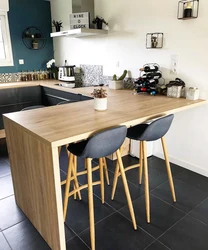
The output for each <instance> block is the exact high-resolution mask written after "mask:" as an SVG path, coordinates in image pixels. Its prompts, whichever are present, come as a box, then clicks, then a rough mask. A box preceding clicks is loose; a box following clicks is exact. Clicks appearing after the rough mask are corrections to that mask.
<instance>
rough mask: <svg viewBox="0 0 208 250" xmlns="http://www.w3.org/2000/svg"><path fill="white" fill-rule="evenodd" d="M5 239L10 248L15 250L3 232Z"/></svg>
mask: <svg viewBox="0 0 208 250" xmlns="http://www.w3.org/2000/svg"><path fill="white" fill-rule="evenodd" d="M2 234H3V237H4V239H5V240H6V242H7V244H8V245H9V247H10V248H11V250H13V248H12V246H11V245H10V244H9V241H8V240H7V238H6V236H5V235H4V233H3V231H2Z"/></svg>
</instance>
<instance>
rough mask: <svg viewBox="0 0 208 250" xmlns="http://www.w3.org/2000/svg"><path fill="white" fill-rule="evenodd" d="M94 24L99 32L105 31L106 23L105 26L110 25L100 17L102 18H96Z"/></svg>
mask: <svg viewBox="0 0 208 250" xmlns="http://www.w3.org/2000/svg"><path fill="white" fill-rule="evenodd" d="M92 23H93V24H95V25H96V28H97V29H98V30H102V29H103V23H104V24H105V25H108V23H107V22H106V21H105V20H104V18H102V17H100V16H96V17H95V18H94V20H93V21H92Z"/></svg>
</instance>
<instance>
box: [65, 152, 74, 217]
mask: <svg viewBox="0 0 208 250" xmlns="http://www.w3.org/2000/svg"><path fill="white" fill-rule="evenodd" d="M72 165H73V155H72V154H71V156H70V157H69V163H68V172H67V179H66V187H65V194H64V221H65V220H66V213H67V207H68V199H69V189H70V182H71V173H72V167H73V166H72Z"/></svg>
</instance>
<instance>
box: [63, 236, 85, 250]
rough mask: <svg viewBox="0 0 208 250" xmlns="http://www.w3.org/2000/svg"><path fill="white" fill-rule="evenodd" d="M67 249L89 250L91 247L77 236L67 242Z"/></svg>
mask: <svg viewBox="0 0 208 250" xmlns="http://www.w3.org/2000/svg"><path fill="white" fill-rule="evenodd" d="M66 249H67V250H89V248H88V247H87V246H86V245H85V244H84V243H83V242H82V241H81V240H80V239H79V238H78V237H75V238H73V239H72V240H69V241H67V243H66Z"/></svg>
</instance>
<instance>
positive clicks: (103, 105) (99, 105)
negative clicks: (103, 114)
mask: <svg viewBox="0 0 208 250" xmlns="http://www.w3.org/2000/svg"><path fill="white" fill-rule="evenodd" d="M91 95H92V96H93V97H94V107H95V110H97V111H105V110H107V92H106V89H103V88H100V89H94V91H93V92H92V93H91Z"/></svg>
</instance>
